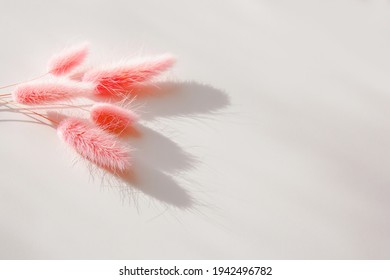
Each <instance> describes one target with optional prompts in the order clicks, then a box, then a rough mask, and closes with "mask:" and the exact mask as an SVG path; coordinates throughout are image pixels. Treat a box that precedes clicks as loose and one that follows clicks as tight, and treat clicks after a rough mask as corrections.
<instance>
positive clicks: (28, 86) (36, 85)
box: [12, 78, 93, 105]
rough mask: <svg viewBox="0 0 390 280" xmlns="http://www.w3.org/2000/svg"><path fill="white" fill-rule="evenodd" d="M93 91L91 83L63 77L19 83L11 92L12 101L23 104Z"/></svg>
mask: <svg viewBox="0 0 390 280" xmlns="http://www.w3.org/2000/svg"><path fill="white" fill-rule="evenodd" d="M92 93H93V87H92V86H91V84H87V83H80V82H76V81H71V80H67V79H63V78H52V79H50V80H46V81H34V82H28V83H23V84H20V85H19V86H18V87H17V88H16V89H15V90H14V92H13V93H12V96H13V99H14V101H16V102H18V103H21V104H25V105H37V104H48V103H53V102H56V101H60V100H69V99H72V98H75V97H88V96H91V95H92Z"/></svg>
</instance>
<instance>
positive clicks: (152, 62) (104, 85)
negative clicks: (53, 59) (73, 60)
mask: <svg viewBox="0 0 390 280" xmlns="http://www.w3.org/2000/svg"><path fill="white" fill-rule="evenodd" d="M174 63H175V58H174V57H173V56H172V55H170V54H165V55H161V56H157V57H152V58H140V59H137V60H133V61H131V62H127V63H126V62H122V63H119V64H116V65H113V66H111V67H106V68H101V69H92V70H90V71H87V72H86V73H85V74H84V77H83V81H86V82H92V83H94V84H95V85H96V87H95V94H96V95H97V96H102V97H121V96H123V95H124V94H128V93H131V91H132V90H133V89H134V87H136V86H138V85H139V84H140V83H143V82H147V81H149V80H151V79H152V78H154V77H155V76H157V75H159V74H160V73H162V72H163V71H165V70H167V69H169V68H170V67H172V65H173V64H174Z"/></svg>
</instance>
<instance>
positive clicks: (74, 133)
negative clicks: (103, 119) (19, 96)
mask: <svg viewBox="0 0 390 280" xmlns="http://www.w3.org/2000/svg"><path fill="white" fill-rule="evenodd" d="M57 132H58V136H59V137H60V138H61V139H62V140H63V141H64V142H65V143H67V144H68V145H69V146H71V147H72V148H73V149H74V150H75V151H76V152H77V153H78V154H79V155H80V156H82V157H83V158H85V159H87V160H88V161H90V162H92V163H94V164H95V165H97V166H98V167H100V168H103V169H106V170H109V171H110V172H113V173H121V172H124V171H126V170H128V169H129V167H130V165H131V164H130V154H129V153H130V151H129V149H128V148H127V147H126V146H124V145H123V144H122V143H121V142H119V141H118V140H117V139H116V138H115V137H114V136H113V135H111V134H109V133H107V132H105V131H104V130H102V129H101V128H99V127H96V126H94V125H93V124H91V123H90V122H88V121H87V120H83V119H78V118H67V119H65V120H63V121H62V122H61V123H60V124H59V125H58V127H57Z"/></svg>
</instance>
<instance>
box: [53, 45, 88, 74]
mask: <svg viewBox="0 0 390 280" xmlns="http://www.w3.org/2000/svg"><path fill="white" fill-rule="evenodd" d="M88 53H89V44H88V43H83V44H80V45H75V46H72V47H70V48H67V49H64V50H63V51H62V52H60V53H57V54H55V55H54V56H53V57H52V58H51V59H50V60H49V62H48V66H47V70H48V72H49V73H50V74H52V75H54V76H61V75H65V74H68V73H70V71H72V70H73V69H75V68H76V67H77V66H79V65H81V64H82V63H83V62H84V60H85V58H86V57H87V55H88Z"/></svg>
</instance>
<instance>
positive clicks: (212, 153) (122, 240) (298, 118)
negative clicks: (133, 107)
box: [0, 0, 390, 259]
mask: <svg viewBox="0 0 390 280" xmlns="http://www.w3.org/2000/svg"><path fill="white" fill-rule="evenodd" d="M0 6H1V7H0V24H1V26H2V28H1V30H0V34H1V38H2V43H1V46H0V48H1V52H0V61H1V67H0V74H1V75H0V84H9V83H11V82H14V81H21V80H25V79H28V78H30V77H34V76H35V75H38V74H40V73H42V72H43V71H44V68H45V64H46V61H47V59H48V58H49V57H50V55H51V54H52V53H53V52H55V51H57V50H59V49H61V48H62V47H64V46H65V45H68V44H70V43H73V42H79V41H83V40H89V41H90V42H91V43H92V48H93V51H94V52H93V56H92V61H99V60H100V59H101V60H104V59H106V58H109V59H110V58H115V57H116V58H118V57H119V58H120V57H122V56H126V55H129V54H134V53H137V52H139V50H140V49H143V50H144V51H143V52H144V53H162V52H171V53H174V54H176V55H177V56H178V58H179V62H178V64H177V67H175V69H174V70H173V71H172V73H171V74H170V76H169V77H170V78H171V79H172V78H174V79H175V80H177V82H178V84H179V86H178V88H177V90H176V94H175V95H172V96H170V97H167V98H166V99H161V100H157V99H150V100H147V101H145V102H144V103H143V105H144V106H143V109H142V110H143V112H144V113H143V114H141V116H142V117H143V122H142V127H141V128H140V129H141V130H142V131H143V137H141V138H139V139H138V140H132V141H133V145H135V146H136V147H137V148H138V152H137V154H136V158H137V159H136V162H137V165H136V166H137V169H140V170H138V173H139V176H140V177H141V178H144V179H143V180H144V181H143V182H144V187H143V188H141V187H140V189H141V191H140V190H136V189H131V188H129V187H126V186H124V183H123V182H114V181H112V180H105V181H103V183H102V180H101V178H100V177H99V175H97V176H94V177H92V176H91V175H90V173H89V170H88V168H87V167H86V165H85V164H84V163H83V162H79V163H77V164H76V165H72V160H73V159H75V158H76V157H75V156H74V155H73V154H72V153H70V152H69V151H68V150H67V149H65V148H64V146H63V145H62V144H61V143H60V141H58V139H57V136H56V134H55V131H54V130H52V129H50V128H47V127H44V126H40V125H35V124H32V123H26V122H16V121H10V120H12V119H17V120H27V119H26V118H25V117H23V116H19V115H15V114H11V113H7V112H0V120H1V122H0V129H1V136H0V144H1V145H0V156H1V161H0V170H1V171H0V182H1V183H0V257H1V258H3V259H14V258H24V259H25V258H28V259H29V258H33V259H35V258H39V259H41V258H44V259H46V258H49V259H51V258H54V259H58V258H60V259H62V258H76V259H80V258H91V259H95V258H96V259H110V258H115V259H118V258H126V259H156V258H174V259H182V258H185V259H188V258H207V259H214V258H219V259H224V258H233V259H236V258H237V259H241V258H250V259H251V258H260V259H262V258H266V259H286V258H288V259H290V258H291V259H297V258H300V259H301V258H309V259H317V258H326V259H328V258H331V259H333V258H335V259H343V258H353V259H355V258H356V259H360V258H364V259H366V258H369V259H370V258H389V257H390V240H389V238H388V237H389V235H390V222H389V213H390V206H389V205H390V204H389V198H390V185H389V184H390V175H389V172H388V168H389V166H390V148H389V147H390V113H389V105H390V84H389V79H388V74H389V70H390V55H389V51H388V50H389V47H390V36H389V35H390V25H389V24H390V17H389V16H390V3H389V2H388V1H358V0H356V1H347V0H342V1H340V0H338V1H309V0H307V1H304V0H299V1H287V0H286V1H192V2H189V1H137V2H136V1H112V0H111V1H30V2H28V1H25V2H22V1H4V0H2V1H1V2H0ZM183 81H190V82H192V83H190V84H183V83H182V82H183ZM107 181H108V182H107ZM102 186H103V187H102ZM116 186H121V188H119V189H118V188H116ZM126 190H127V191H128V192H131V193H130V194H129V193H128V192H126ZM142 191H143V192H142ZM134 192H137V193H138V195H137V194H135V193H134Z"/></svg>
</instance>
